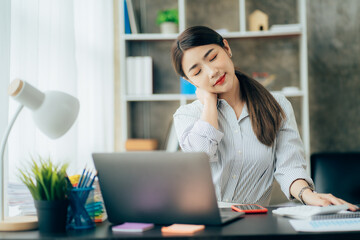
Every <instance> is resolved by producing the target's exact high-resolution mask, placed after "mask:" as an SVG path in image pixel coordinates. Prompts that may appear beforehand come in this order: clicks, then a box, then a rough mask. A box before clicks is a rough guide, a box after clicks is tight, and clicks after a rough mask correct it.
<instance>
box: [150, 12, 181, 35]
mask: <svg viewBox="0 0 360 240" xmlns="http://www.w3.org/2000/svg"><path fill="white" fill-rule="evenodd" d="M156 23H157V24H158V25H160V30H161V33H177V32H178V30H177V26H178V24H179V15H178V10H177V9H165V10H162V11H159V12H158V15H157V18H156Z"/></svg>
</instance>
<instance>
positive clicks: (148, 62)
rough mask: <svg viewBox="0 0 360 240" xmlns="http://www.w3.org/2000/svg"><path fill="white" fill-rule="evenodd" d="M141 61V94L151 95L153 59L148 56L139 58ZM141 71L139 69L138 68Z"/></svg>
mask: <svg viewBox="0 0 360 240" xmlns="http://www.w3.org/2000/svg"><path fill="white" fill-rule="evenodd" d="M141 61H142V64H141V65H142V66H141V67H142V69H143V71H142V75H143V76H142V77H141V79H142V83H143V84H141V85H142V86H143V88H142V92H141V94H145V95H151V94H152V93H153V60H152V57H150V56H145V57H142V58H141ZM140 71H141V70H140Z"/></svg>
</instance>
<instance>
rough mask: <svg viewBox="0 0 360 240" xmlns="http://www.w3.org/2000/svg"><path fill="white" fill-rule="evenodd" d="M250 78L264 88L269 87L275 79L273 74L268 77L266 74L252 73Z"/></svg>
mask: <svg viewBox="0 0 360 240" xmlns="http://www.w3.org/2000/svg"><path fill="white" fill-rule="evenodd" d="M252 77H253V78H254V79H255V80H257V81H258V82H260V83H261V84H262V85H263V86H264V87H267V86H269V85H270V84H271V83H272V82H274V80H275V79H276V76H275V75H274V74H271V75H269V73H268V72H253V73H252Z"/></svg>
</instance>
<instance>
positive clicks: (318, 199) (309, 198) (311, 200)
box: [302, 189, 359, 211]
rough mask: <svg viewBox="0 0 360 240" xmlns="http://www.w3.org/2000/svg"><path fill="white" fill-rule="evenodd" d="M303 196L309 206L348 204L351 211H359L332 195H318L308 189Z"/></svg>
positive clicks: (354, 206) (356, 207)
mask: <svg viewBox="0 0 360 240" xmlns="http://www.w3.org/2000/svg"><path fill="white" fill-rule="evenodd" d="M302 196H303V197H302V199H303V200H304V202H305V203H306V204H307V205H313V206H328V205H342V204H346V205H348V207H349V209H350V210H351V211H356V210H358V209H359V207H358V206H356V205H353V204H351V203H348V202H346V201H344V200H342V199H340V198H337V197H335V196H334V195H332V194H324V193H316V192H312V191H311V190H310V189H307V190H305V191H304V193H303V195H302Z"/></svg>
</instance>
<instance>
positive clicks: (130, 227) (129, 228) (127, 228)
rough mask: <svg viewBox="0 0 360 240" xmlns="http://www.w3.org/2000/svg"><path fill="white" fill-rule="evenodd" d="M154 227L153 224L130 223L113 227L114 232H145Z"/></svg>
mask: <svg viewBox="0 0 360 240" xmlns="http://www.w3.org/2000/svg"><path fill="white" fill-rule="evenodd" d="M153 227H154V224H152V223H130V222H126V223H124V224H120V225H116V226H113V227H112V230H113V231H114V232H143V231H146V230H149V229H151V228H153Z"/></svg>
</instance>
